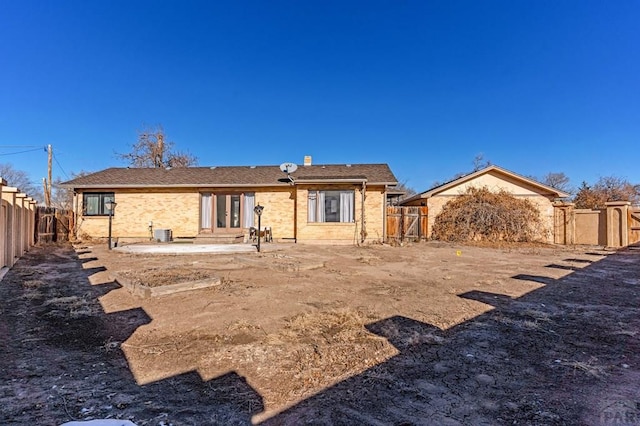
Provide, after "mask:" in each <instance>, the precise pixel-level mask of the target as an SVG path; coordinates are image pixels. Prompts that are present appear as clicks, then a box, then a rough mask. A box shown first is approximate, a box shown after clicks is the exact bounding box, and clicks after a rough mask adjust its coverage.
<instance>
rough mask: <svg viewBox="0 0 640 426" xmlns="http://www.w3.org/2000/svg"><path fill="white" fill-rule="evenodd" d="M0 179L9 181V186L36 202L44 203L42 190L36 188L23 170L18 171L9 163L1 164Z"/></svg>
mask: <svg viewBox="0 0 640 426" xmlns="http://www.w3.org/2000/svg"><path fill="white" fill-rule="evenodd" d="M0 177H2V178H3V179H4V180H6V181H7V185H9V186H13V187H16V188H18V189H19V190H20V191H22V192H23V193H25V194H27V195H28V196H29V197H31V198H33V199H34V200H36V201H38V202H42V197H43V192H42V190H41V189H39V188H38V187H36V185H34V184H33V183H32V182H31V179H29V176H28V175H27V174H26V173H25V172H23V171H22V170H16V169H14V168H13V166H12V165H11V164H8V163H5V164H0Z"/></svg>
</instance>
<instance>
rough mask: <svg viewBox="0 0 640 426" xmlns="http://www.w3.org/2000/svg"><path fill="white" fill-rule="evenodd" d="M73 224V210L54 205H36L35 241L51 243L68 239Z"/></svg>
mask: <svg viewBox="0 0 640 426" xmlns="http://www.w3.org/2000/svg"><path fill="white" fill-rule="evenodd" d="M72 225H73V212H72V211H71V210H61V209H56V208H55V207H38V209H37V210H36V226H35V229H36V241H37V242H38V243H51V242H56V241H68V240H69V233H70V230H71V227H72Z"/></svg>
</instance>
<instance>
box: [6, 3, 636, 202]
mask: <svg viewBox="0 0 640 426" xmlns="http://www.w3.org/2000/svg"><path fill="white" fill-rule="evenodd" d="M156 124H161V125H162V126H163V127H164V129H165V132H166V134H167V136H168V138H169V139H170V140H171V141H173V142H175V144H176V147H177V148H179V149H182V150H187V151H190V152H191V153H192V154H194V155H195V156H197V157H198V159H199V164H200V165H205V166H208V165H253V164H256V165H264V164H276V165H277V164H280V163H282V162H284V161H293V162H297V163H301V162H302V159H303V156H304V155H312V156H313V160H314V163H316V164H320V163H323V164H326V163H370V162H371V163H378V162H386V163H388V164H389V165H390V166H391V168H392V170H393V171H394V172H395V174H396V176H397V177H398V178H399V180H400V181H402V182H406V183H407V184H408V185H409V186H411V187H413V188H415V189H416V190H418V191H423V190H426V189H427V188H429V187H430V186H431V185H432V183H433V182H434V181H443V180H446V179H448V178H450V177H451V176H452V175H454V174H456V173H458V172H463V171H468V170H469V169H470V168H471V167H472V161H473V158H474V157H475V156H476V155H477V154H479V153H482V154H483V155H484V157H485V159H487V160H489V161H491V162H492V163H494V164H497V165H499V166H502V167H505V168H507V169H510V170H512V171H514V172H517V173H520V174H524V175H535V176H543V175H545V174H546V173H548V172H564V173H566V174H567V175H568V176H569V177H570V178H571V181H572V184H573V185H575V186H577V185H579V184H580V182H581V181H583V180H586V181H589V182H594V181H595V180H597V179H598V178H599V177H601V176H608V175H616V176H620V177H624V178H627V179H629V180H630V181H632V182H634V183H640V167H639V163H640V138H639V135H640V1H638V0H616V1H606V0H601V1H590V0H573V1H572V0H563V1H557V0H535V1H534V0H530V1H524V0H522V1H519V0H504V1H499V0H486V1H478V0H470V1H455V0H440V1H427V0H389V1H375V0H374V1H371V0H368V1H345V0H341V1H331V0H322V1H310V0H305V1H298V0H296V1H279V0H274V1H264V0H259V1H258V0H256V1H241V0H239V1H227V2H215V1H202V2H195V1H156V0H150V1H135V0H126V1H111V0H109V1H85V0H78V1H67V0H56V1H38V2H34V1H29V0H20V1H18V0H14V1H9V0H0V146H1V147H0V163H11V164H12V165H13V166H14V167H15V168H17V169H20V170H24V171H26V172H27V173H29V175H30V176H31V178H32V179H33V181H34V182H35V183H36V184H38V182H40V181H41V179H42V177H44V176H46V169H47V167H46V166H47V155H46V153H45V152H44V150H43V149H38V148H37V147H40V146H42V147H44V146H45V145H46V144H52V145H53V149H54V154H55V158H56V162H54V178H55V177H56V176H59V177H60V178H62V179H63V180H66V177H67V176H71V174H72V173H73V172H78V171H80V170H84V171H98V170H101V169H104V168H107V167H112V166H124V165H126V164H124V163H123V162H122V161H120V160H119V159H118V158H117V157H116V156H115V155H114V153H115V152H127V151H128V150H129V148H130V146H131V144H132V143H134V142H135V141H136V137H137V131H138V130H140V129H142V128H143V127H144V126H145V125H156ZM31 147H34V148H31ZM30 149H36V150H35V151H32V152H23V153H17V152H20V151H25V150H30Z"/></svg>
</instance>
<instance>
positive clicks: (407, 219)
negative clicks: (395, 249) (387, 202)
mask: <svg viewBox="0 0 640 426" xmlns="http://www.w3.org/2000/svg"><path fill="white" fill-rule="evenodd" d="M427 213H428V208H427V207H425V206H402V207H400V206H388V207H387V240H388V241H392V240H393V241H404V240H413V241H419V240H425V239H427V225H428V219H427Z"/></svg>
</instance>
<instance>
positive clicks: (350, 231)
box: [62, 157, 397, 243]
mask: <svg viewBox="0 0 640 426" xmlns="http://www.w3.org/2000/svg"><path fill="white" fill-rule="evenodd" d="M396 184H397V179H396V178H395V176H394V175H393V173H392V172H391V170H390V169H389V166H388V165H386V164H352V165H350V164H346V165H333V164H332V165H311V160H310V158H309V157H307V158H305V165H303V166H299V167H297V170H295V171H294V172H292V173H290V174H287V173H285V172H282V171H281V170H280V168H279V167H278V166H239V167H185V168H173V169H161V168H155V169H153V168H110V169H106V170H103V171H100V172H97V173H93V174H90V175H87V176H82V177H78V178H76V179H73V180H70V181H68V182H65V183H63V184H62V185H63V186H64V187H67V188H72V189H73V191H74V207H73V209H74V212H75V213H76V215H77V222H76V223H77V225H76V234H77V236H78V237H79V238H88V237H89V238H105V237H107V235H108V219H109V203H108V202H109V201H112V200H113V201H115V202H116V208H115V210H114V211H113V218H112V222H113V223H112V235H113V237H114V238H118V239H119V240H121V241H123V240H124V241H141V240H145V239H146V240H149V239H150V238H151V237H152V236H153V235H154V234H153V232H154V230H159V229H168V230H171V233H172V235H173V237H174V238H194V237H196V238H202V239H201V240H200V241H207V242H215V241H220V242H230V241H233V242H235V241H247V239H248V236H249V232H250V229H251V228H253V227H257V226H258V219H257V216H256V215H255V213H254V207H255V206H257V205H261V206H263V207H264V211H263V213H262V216H261V226H262V227H269V228H271V233H272V236H273V239H274V241H277V240H280V241H285V240H288V241H292V242H293V241H296V242H320V243H322V242H326V243H361V242H372V241H383V240H384V238H385V225H386V199H387V188H388V187H391V186H394V185H396Z"/></svg>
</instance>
